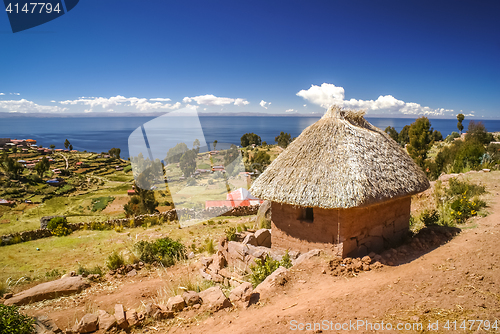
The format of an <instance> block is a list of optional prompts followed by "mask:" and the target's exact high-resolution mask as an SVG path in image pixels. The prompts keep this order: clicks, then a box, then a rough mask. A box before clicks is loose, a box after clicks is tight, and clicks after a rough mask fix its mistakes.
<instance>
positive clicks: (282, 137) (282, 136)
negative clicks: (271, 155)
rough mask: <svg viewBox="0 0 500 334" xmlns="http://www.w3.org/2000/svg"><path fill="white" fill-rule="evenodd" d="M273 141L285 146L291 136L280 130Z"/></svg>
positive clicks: (290, 140) (289, 141)
mask: <svg viewBox="0 0 500 334" xmlns="http://www.w3.org/2000/svg"><path fill="white" fill-rule="evenodd" d="M274 141H276V142H277V143H278V145H279V146H281V147H283V148H286V147H287V146H288V145H289V144H290V143H291V142H292V136H291V135H290V134H289V133H285V132H283V131H281V133H280V134H279V136H277V137H275V138H274Z"/></svg>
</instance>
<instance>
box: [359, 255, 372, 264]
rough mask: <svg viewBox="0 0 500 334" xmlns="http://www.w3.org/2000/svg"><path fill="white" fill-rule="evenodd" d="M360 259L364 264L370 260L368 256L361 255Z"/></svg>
mask: <svg viewBox="0 0 500 334" xmlns="http://www.w3.org/2000/svg"><path fill="white" fill-rule="evenodd" d="M361 261H362V262H363V263H364V264H370V263H371V262H372V259H371V258H370V257H369V256H363V258H362V259H361Z"/></svg>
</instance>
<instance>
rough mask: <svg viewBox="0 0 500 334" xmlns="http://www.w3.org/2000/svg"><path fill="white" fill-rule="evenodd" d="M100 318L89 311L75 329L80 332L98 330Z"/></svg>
mask: <svg viewBox="0 0 500 334" xmlns="http://www.w3.org/2000/svg"><path fill="white" fill-rule="evenodd" d="M97 322H98V318H97V316H96V315H95V314H92V313H87V314H85V315H84V316H83V318H82V319H81V320H80V322H79V323H78V324H77V325H76V327H75V330H76V332H78V333H91V332H95V331H96V330H97Z"/></svg>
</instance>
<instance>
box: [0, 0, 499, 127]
mask: <svg viewBox="0 0 500 334" xmlns="http://www.w3.org/2000/svg"><path fill="white" fill-rule="evenodd" d="M499 16H500V1H474V2H473V1H456V0H455V1H399V0H398V1H387V0H386V1H383V0H382V1H357V0H353V1H292V0H287V1H272V0H268V1H234V0H233V1H189V0H187V1H166V0H147V1H140V0H105V1H104V0H99V1H98V0H82V1H80V3H79V4H78V5H77V6H76V7H75V8H74V9H73V10H72V11H71V12H69V13H67V14H65V15H63V16H62V17H60V18H58V19H56V20H54V21H51V22H48V23H46V24H44V25H41V26H39V27H35V28H33V29H30V30H26V31H23V32H19V33H15V34H13V33H12V31H11V29H10V26H9V22H8V18H7V14H6V13H3V14H1V13H0V45H1V50H2V52H0V61H1V62H2V66H1V68H0V112H11V113H13V112H17V113H28V112H33V113H40V112H43V113H45V112H49V113H54V114H55V115H57V114H59V113H100V112H112V113H131V114H132V113H150V112H158V113H165V112H168V111H171V110H175V109H177V108H181V107H184V106H186V105H194V106H197V107H198V111H200V112H204V111H205V112H224V113H245V114H251V113H271V114H291V115H293V114H311V113H322V112H323V111H324V109H325V107H326V106H328V105H330V104H333V103H336V104H340V105H343V106H344V107H347V108H356V109H359V108H364V109H367V113H368V115H372V116H375V115H386V116H388V117H395V116H396V117H397V116H416V115H427V116H429V117H455V115H456V114H457V113H459V112H462V113H464V114H466V115H470V117H471V118H477V119H479V118H485V119H492V118H499V117H500V103H499V99H498V96H499V95H500V94H499V92H500V61H499V60H500V20H498V17H499ZM1 94H3V95H1Z"/></svg>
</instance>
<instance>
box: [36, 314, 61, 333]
mask: <svg viewBox="0 0 500 334" xmlns="http://www.w3.org/2000/svg"><path fill="white" fill-rule="evenodd" d="M34 326H35V333H37V334H38V333H40V334H49V333H50V334H52V333H56V334H59V333H62V330H61V329H59V327H57V325H56V323H55V322H54V321H52V320H51V319H50V318H49V317H48V316H46V315H42V316H40V317H37V318H36V321H35V324H34Z"/></svg>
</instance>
